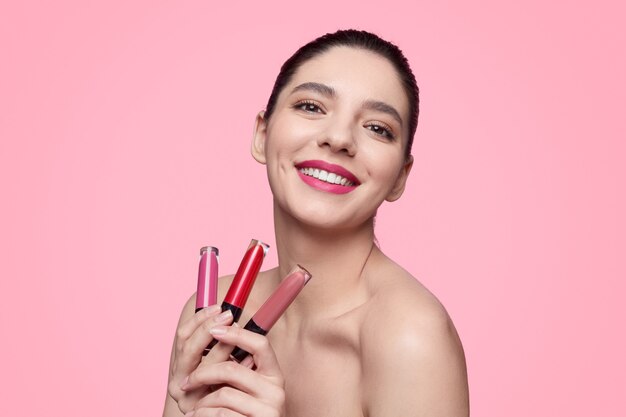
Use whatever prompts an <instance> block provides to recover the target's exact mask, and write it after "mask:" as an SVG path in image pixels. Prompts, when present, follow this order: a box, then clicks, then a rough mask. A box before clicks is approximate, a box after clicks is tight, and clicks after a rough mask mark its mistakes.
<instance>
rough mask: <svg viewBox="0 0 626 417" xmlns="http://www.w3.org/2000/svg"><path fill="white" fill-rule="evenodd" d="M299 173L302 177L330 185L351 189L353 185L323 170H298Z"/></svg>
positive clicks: (337, 175) (345, 179)
mask: <svg viewBox="0 0 626 417" xmlns="http://www.w3.org/2000/svg"><path fill="white" fill-rule="evenodd" d="M300 172H302V173H303V174H304V175H308V176H310V177H313V178H317V179H318V180H320V181H325V182H328V183H330V184H341V185H344V186H346V187H351V186H352V185H354V183H353V182H352V181H348V179H347V178H344V177H342V176H341V175H339V174H335V173H334V172H328V171H324V170H323V169H317V168H300Z"/></svg>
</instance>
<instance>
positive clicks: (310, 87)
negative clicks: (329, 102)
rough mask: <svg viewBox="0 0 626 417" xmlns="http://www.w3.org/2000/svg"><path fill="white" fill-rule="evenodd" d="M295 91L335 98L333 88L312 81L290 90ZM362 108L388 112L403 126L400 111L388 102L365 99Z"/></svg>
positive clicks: (335, 94)
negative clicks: (311, 92) (310, 92)
mask: <svg viewBox="0 0 626 417" xmlns="http://www.w3.org/2000/svg"><path fill="white" fill-rule="evenodd" d="M297 91H314V92H316V93H319V94H321V95H323V96H326V97H329V98H335V97H336V96H337V93H335V89H334V88H332V87H330V86H328V85H326V84H322V83H314V82H308V83H302V84H300V85H298V86H296V87H294V89H293V90H291V94H293V93H295V92H297ZM363 108H364V109H367V110H373V111H378V112H381V113H385V114H388V115H390V116H391V117H393V118H394V119H395V120H396V121H397V122H398V123H400V127H402V126H403V123H402V117H400V113H399V112H398V110H396V109H395V108H394V107H393V106H390V105H389V104H387V103H385V102H382V101H377V100H365V101H364V102H363Z"/></svg>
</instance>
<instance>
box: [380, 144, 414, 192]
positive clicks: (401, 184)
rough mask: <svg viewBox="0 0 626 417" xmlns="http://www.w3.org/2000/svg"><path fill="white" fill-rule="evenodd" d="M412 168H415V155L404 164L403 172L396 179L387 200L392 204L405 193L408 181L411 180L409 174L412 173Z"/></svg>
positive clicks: (410, 156)
mask: <svg viewBox="0 0 626 417" xmlns="http://www.w3.org/2000/svg"><path fill="white" fill-rule="evenodd" d="M411 168H413V155H409V157H408V158H407V159H406V161H405V162H404V165H403V166H402V170H401V171H400V174H399V175H398V178H397V179H396V183H395V184H394V186H393V188H392V189H391V192H390V193H389V194H388V195H387V198H385V200H387V201H389V202H392V201H396V200H397V199H399V198H400V197H401V196H402V194H403V193H404V189H405V187H406V180H407V178H409V174H410V173H411Z"/></svg>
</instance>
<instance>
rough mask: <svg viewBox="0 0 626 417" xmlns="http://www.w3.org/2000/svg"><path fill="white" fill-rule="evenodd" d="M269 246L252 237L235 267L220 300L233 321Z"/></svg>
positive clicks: (245, 299) (243, 302) (214, 342)
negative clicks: (237, 266) (223, 295)
mask: <svg viewBox="0 0 626 417" xmlns="http://www.w3.org/2000/svg"><path fill="white" fill-rule="evenodd" d="M269 248H270V247H269V245H267V244H265V243H263V242H261V241H260V240H256V239H252V241H251V242H250V246H248V249H247V250H246V254H245V255H244V256H243V259H242V260H241V264H239V269H237V273H236V274H235V277H234V278H233V282H232V284H230V287H229V288H228V292H227V293H226V297H224V301H223V302H222V311H226V310H230V311H231V312H232V313H233V323H235V322H236V321H237V320H239V317H241V313H242V311H243V308H244V306H245V305H246V301H248V296H249V295H250V291H251V290H252V286H253V285H254V281H255V280H256V277H257V275H258V274H259V271H260V270H261V265H262V264H263V259H264V258H265V255H267V251H268V250H269ZM216 343H217V339H213V340H212V341H211V343H209V346H208V347H207V349H211V348H212V347H213V346H215V344H216ZM207 352H208V350H205V352H204V354H205V355H206V354H207Z"/></svg>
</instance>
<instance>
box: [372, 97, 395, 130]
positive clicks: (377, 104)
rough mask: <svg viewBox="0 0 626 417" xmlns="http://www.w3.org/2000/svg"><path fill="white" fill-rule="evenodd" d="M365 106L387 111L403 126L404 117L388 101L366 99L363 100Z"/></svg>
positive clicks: (383, 111)
mask: <svg viewBox="0 0 626 417" xmlns="http://www.w3.org/2000/svg"><path fill="white" fill-rule="evenodd" d="M363 108H364V109H367V110H373V111H378V112H381V113H386V114H388V115H390V116H391V117H393V118H394V119H396V121H397V122H398V123H400V127H402V125H403V124H402V117H400V113H398V110H396V109H395V108H394V107H393V106H390V105H389V104H387V103H384V102H382V101H376V100H365V101H364V102H363Z"/></svg>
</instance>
